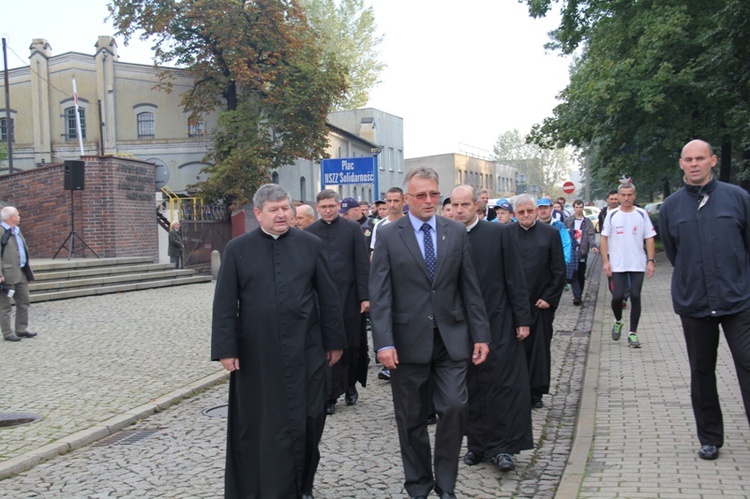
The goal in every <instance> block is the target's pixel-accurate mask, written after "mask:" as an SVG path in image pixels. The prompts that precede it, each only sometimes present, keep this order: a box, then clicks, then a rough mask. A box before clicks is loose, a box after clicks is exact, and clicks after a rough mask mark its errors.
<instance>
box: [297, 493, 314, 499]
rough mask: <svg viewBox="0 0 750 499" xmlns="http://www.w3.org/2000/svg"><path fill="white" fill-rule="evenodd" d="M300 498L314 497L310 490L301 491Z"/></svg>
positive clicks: (308, 498) (309, 498)
mask: <svg viewBox="0 0 750 499" xmlns="http://www.w3.org/2000/svg"><path fill="white" fill-rule="evenodd" d="M300 499H315V498H314V497H313V495H312V492H303V493H302V497H301V498H300Z"/></svg>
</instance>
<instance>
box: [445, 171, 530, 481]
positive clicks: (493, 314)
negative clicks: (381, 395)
mask: <svg viewBox="0 0 750 499" xmlns="http://www.w3.org/2000/svg"><path fill="white" fill-rule="evenodd" d="M451 204H452V208H453V210H452V211H453V217H454V220H456V221H458V222H461V223H463V224H465V225H466V229H467V230H468V231H469V241H471V248H472V257H473V258H472V259H473V261H474V268H475V270H476V272H477V277H478V279H479V287H480V289H481V290H482V296H483V297H484V305H485V308H486V309H487V316H488V317H489V320H490V333H491V335H492V340H491V343H490V344H491V345H492V346H493V347H494V348H492V349H491V350H490V353H489V355H488V356H487V360H486V361H485V362H484V363H483V364H480V365H478V366H475V365H469V370H468V373H467V385H468V388H469V419H468V424H467V428H466V437H467V443H468V449H469V451H468V452H467V453H466V455H465V456H464V462H465V463H466V464H468V465H469V466H472V465H475V464H478V463H480V462H481V461H485V460H487V461H492V462H494V463H495V464H496V465H497V466H498V467H499V468H500V469H501V470H502V471H510V470H513V469H515V462H514V458H513V455H514V454H517V453H518V452H520V451H522V450H526V449H533V448H534V437H533V432H532V426H531V399H530V396H529V393H530V388H529V373H528V370H527V368H526V354H525V351H524V347H523V343H522V340H523V339H524V338H526V337H527V336H528V335H529V326H530V324H531V311H530V310H529V297H528V291H527V289H526V277H525V275H524V272H523V267H522V266H521V256H520V254H519V251H518V245H517V244H516V240H515V237H514V235H513V227H511V226H509V225H504V224H498V223H490V222H486V221H484V220H479V217H478V216H477V207H478V206H479V199H478V197H477V194H476V191H475V190H474V188H473V187H472V186H470V185H459V186H458V187H456V188H455V189H453V192H452V193H451Z"/></svg>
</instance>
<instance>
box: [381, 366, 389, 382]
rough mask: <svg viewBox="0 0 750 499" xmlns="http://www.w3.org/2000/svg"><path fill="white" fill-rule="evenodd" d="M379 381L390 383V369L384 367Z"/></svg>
mask: <svg viewBox="0 0 750 499" xmlns="http://www.w3.org/2000/svg"><path fill="white" fill-rule="evenodd" d="M378 379H382V380H383V381H390V380H391V371H389V370H388V369H386V368H385V367H384V368H383V369H381V370H380V372H379V373H378Z"/></svg>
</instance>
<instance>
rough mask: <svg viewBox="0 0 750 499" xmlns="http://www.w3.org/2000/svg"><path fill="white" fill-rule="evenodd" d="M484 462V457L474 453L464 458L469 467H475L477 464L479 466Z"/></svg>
mask: <svg viewBox="0 0 750 499" xmlns="http://www.w3.org/2000/svg"><path fill="white" fill-rule="evenodd" d="M482 461H484V459H482V456H480V455H479V454H477V453H476V452H473V451H469V452H467V453H466V455H465V456H464V463H466V464H467V465H468V466H474V465H475V464H479V463H481V462H482Z"/></svg>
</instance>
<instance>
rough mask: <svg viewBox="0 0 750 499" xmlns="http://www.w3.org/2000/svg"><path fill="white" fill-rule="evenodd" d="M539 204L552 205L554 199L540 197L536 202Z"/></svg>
mask: <svg viewBox="0 0 750 499" xmlns="http://www.w3.org/2000/svg"><path fill="white" fill-rule="evenodd" d="M536 205H537V206H552V201H550V200H549V199H547V198H539V200H538V201H537V202H536Z"/></svg>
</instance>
